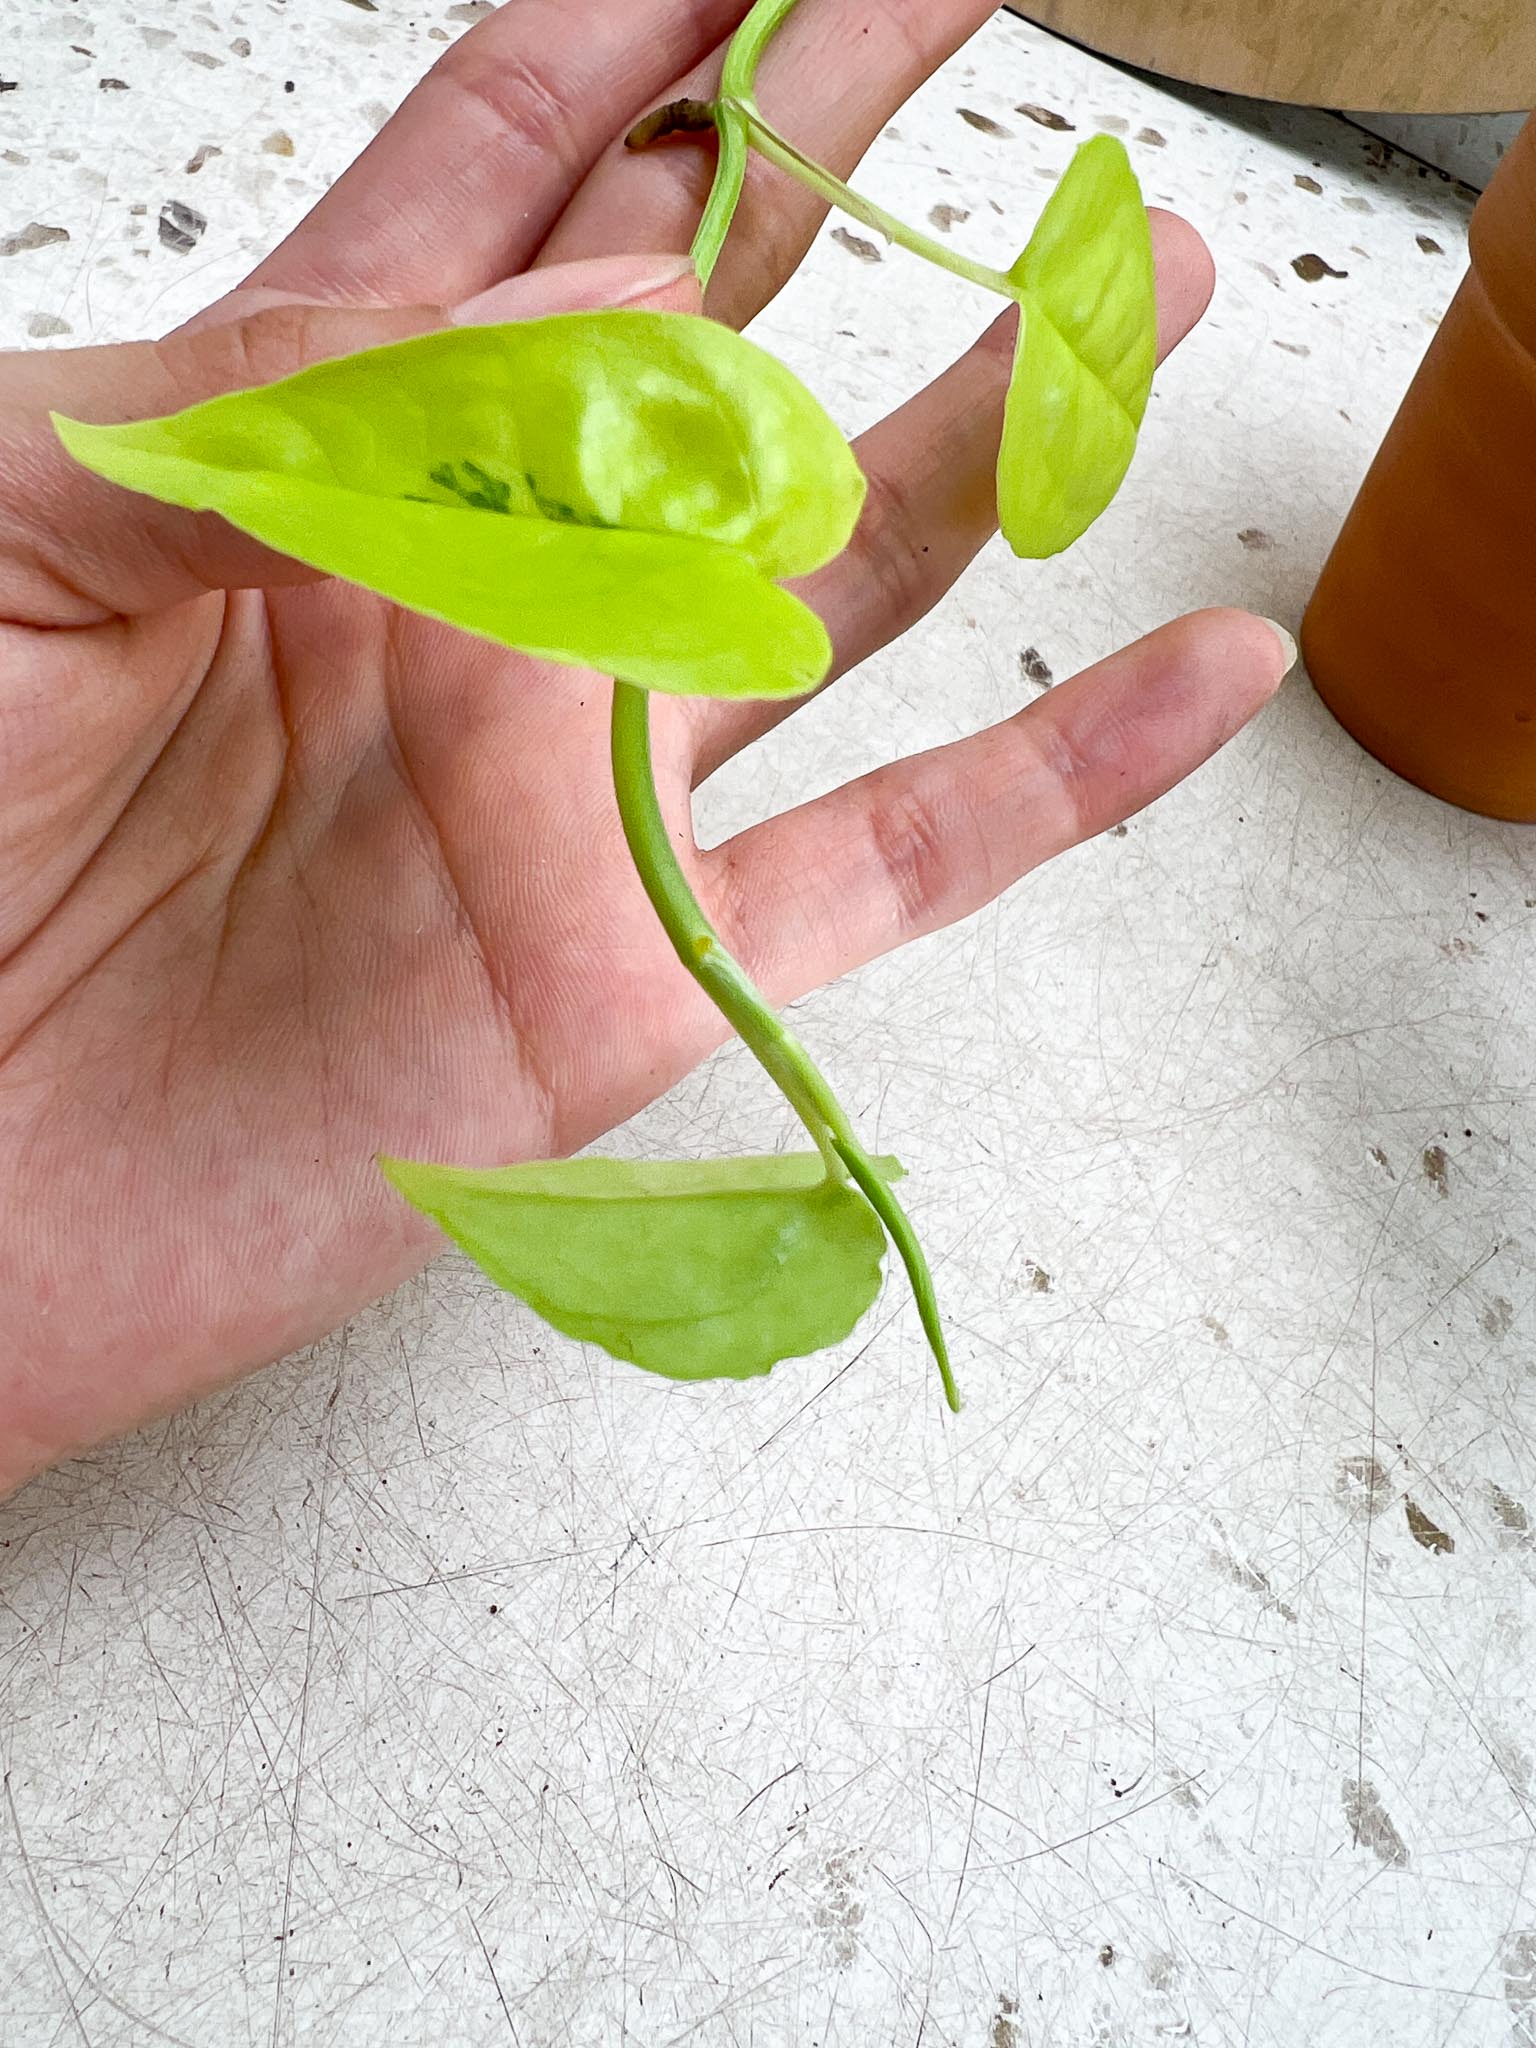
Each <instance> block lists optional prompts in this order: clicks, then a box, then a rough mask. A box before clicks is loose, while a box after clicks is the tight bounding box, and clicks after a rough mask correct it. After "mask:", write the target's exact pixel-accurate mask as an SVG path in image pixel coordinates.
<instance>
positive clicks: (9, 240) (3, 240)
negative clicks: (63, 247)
mask: <svg viewBox="0 0 1536 2048" xmlns="http://www.w3.org/2000/svg"><path fill="white" fill-rule="evenodd" d="M68 240H69V229H68V228H56V227H49V226H46V225H45V224H44V223H43V222H42V221H40V220H29V221H28V222H27V224H26V226H25V227H24V228H21V229H19V230H18V231H17V233H16V234H14V235H0V256H24V255H25V254H26V253H27V251H28V250H29V249H46V248H47V247H48V246H49V244H50V243H51V242H67V241H68Z"/></svg>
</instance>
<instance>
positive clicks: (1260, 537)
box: [1237, 526, 1275, 554]
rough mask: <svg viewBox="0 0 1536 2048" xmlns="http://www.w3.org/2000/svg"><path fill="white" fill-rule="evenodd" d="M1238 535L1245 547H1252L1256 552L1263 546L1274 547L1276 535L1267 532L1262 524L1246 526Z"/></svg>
mask: <svg viewBox="0 0 1536 2048" xmlns="http://www.w3.org/2000/svg"><path fill="white" fill-rule="evenodd" d="M1237 537H1238V539H1239V540H1240V541H1241V542H1242V544H1243V546H1244V547H1245V548H1248V549H1251V550H1252V551H1253V552H1254V553H1255V554H1257V553H1258V551H1259V550H1260V549H1261V548H1272V547H1273V546H1274V544H1275V539H1274V535H1273V534H1269V533H1266V532H1265V531H1264V529H1263V527H1262V526H1245V527H1243V528H1242V529H1241V531H1240V532H1239V533H1238V536H1237Z"/></svg>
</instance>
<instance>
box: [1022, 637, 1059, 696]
mask: <svg viewBox="0 0 1536 2048" xmlns="http://www.w3.org/2000/svg"><path fill="white" fill-rule="evenodd" d="M1019 671H1020V673H1021V674H1022V676H1023V677H1024V680H1025V682H1027V683H1033V684H1034V685H1035V686H1036V688H1037V689H1041V690H1043V689H1045V688H1046V686H1047V685H1048V684H1050V683H1052V682H1054V681H1055V677H1054V676H1053V675H1052V674H1051V665H1050V663H1049V662H1048V661H1047V660H1046V658H1045V656H1044V655H1043V654H1042V653H1041V652H1040V650H1039V648H1038V647H1026V648H1025V650H1024V652H1023V653H1022V654H1021V655H1020V656H1019Z"/></svg>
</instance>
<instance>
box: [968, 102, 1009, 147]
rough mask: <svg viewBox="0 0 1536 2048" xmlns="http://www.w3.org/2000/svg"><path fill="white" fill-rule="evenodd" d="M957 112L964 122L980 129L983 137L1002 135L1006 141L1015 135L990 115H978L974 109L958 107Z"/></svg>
mask: <svg viewBox="0 0 1536 2048" xmlns="http://www.w3.org/2000/svg"><path fill="white" fill-rule="evenodd" d="M955 112H956V113H957V114H958V115H959V116H960V118H961V120H962V121H968V122H969V123H970V125H971V126H972V127H973V128H979V129H980V130H981V132H982V134H983V135H1001V136H1002V137H1003V138H1004V140H1005V141H1006V140H1007V138H1008V137H1009V136H1010V135H1012V133H1013V130H1012V129H1011V128H1005V127H1004V126H1003V124H1002V122H1001V121H994V120H993V118H992V116H991V115H990V114H978V113H977V112H976V110H975V108H974V107H956V109H955Z"/></svg>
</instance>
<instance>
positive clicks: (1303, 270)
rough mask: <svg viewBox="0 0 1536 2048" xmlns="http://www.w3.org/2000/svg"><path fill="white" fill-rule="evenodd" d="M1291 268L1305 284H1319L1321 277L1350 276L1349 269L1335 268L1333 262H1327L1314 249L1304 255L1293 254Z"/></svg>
mask: <svg viewBox="0 0 1536 2048" xmlns="http://www.w3.org/2000/svg"><path fill="white" fill-rule="evenodd" d="M1291 268H1292V270H1294V271H1295V273H1296V275H1297V276H1298V277H1299V278H1300V279H1301V281H1302V283H1303V284H1317V283H1318V282H1319V280H1320V279H1322V278H1325V277H1348V275H1349V272H1348V271H1347V270H1335V269H1334V267H1333V265H1332V264H1331V263H1327V262H1325V261H1324V260H1323V258H1322V257H1321V256H1319V255H1317V254H1316V253H1315V252H1314V251H1312V250H1308V252H1307V253H1306V255H1304V256H1293V257H1292V258H1291Z"/></svg>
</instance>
